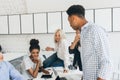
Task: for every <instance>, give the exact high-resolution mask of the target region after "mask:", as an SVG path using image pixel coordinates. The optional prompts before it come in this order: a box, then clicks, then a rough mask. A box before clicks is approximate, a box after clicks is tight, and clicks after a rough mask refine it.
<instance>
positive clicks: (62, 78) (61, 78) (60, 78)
mask: <svg viewBox="0 0 120 80" xmlns="http://www.w3.org/2000/svg"><path fill="white" fill-rule="evenodd" d="M52 69H53V72H54V74H55V76H56V79H55V80H67V79H66V78H65V77H59V75H58V73H57V71H56V70H55V69H54V68H53V67H52Z"/></svg>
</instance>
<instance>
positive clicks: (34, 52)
mask: <svg viewBox="0 0 120 80" xmlns="http://www.w3.org/2000/svg"><path fill="white" fill-rule="evenodd" d="M29 51H30V56H27V57H26V58H25V59H24V60H23V63H22V69H23V70H22V74H23V75H24V77H25V78H26V80H31V79H33V78H36V77H37V75H38V71H39V69H41V71H42V72H44V73H46V74H49V72H48V71H46V70H44V69H43V67H42V63H41V61H40V59H39V52H40V46H39V41H38V40H36V39H32V40H31V41H30V48H29Z"/></svg>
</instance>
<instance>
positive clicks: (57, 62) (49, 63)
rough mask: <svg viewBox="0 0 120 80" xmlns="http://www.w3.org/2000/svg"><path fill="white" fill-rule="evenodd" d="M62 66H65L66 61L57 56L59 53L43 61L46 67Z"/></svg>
mask: <svg viewBox="0 0 120 80" xmlns="http://www.w3.org/2000/svg"><path fill="white" fill-rule="evenodd" d="M60 66H62V67H64V61H63V60H61V59H59V58H58V57H57V53H54V54H53V55H51V56H50V57H48V58H47V59H46V60H45V61H44V62H43V67H44V68H47V67H60Z"/></svg>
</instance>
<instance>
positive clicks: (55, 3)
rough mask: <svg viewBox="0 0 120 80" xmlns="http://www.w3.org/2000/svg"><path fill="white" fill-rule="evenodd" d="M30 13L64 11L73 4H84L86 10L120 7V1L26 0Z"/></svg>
mask: <svg viewBox="0 0 120 80" xmlns="http://www.w3.org/2000/svg"><path fill="white" fill-rule="evenodd" d="M26 3H27V9H28V13H31V12H46V11H64V10H67V8H68V7H69V6H71V5H73V4H82V5H83V6H84V7H85V8H86V9H94V8H106V7H120V0H26Z"/></svg>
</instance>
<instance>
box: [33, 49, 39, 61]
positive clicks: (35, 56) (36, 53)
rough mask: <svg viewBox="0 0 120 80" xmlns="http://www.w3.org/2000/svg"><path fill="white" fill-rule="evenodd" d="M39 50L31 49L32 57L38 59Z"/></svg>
mask: <svg viewBox="0 0 120 80" xmlns="http://www.w3.org/2000/svg"><path fill="white" fill-rule="evenodd" d="M39 52H40V51H39V50H38V49H33V50H32V51H31V57H32V58H33V59H37V58H38V57H39Z"/></svg>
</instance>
